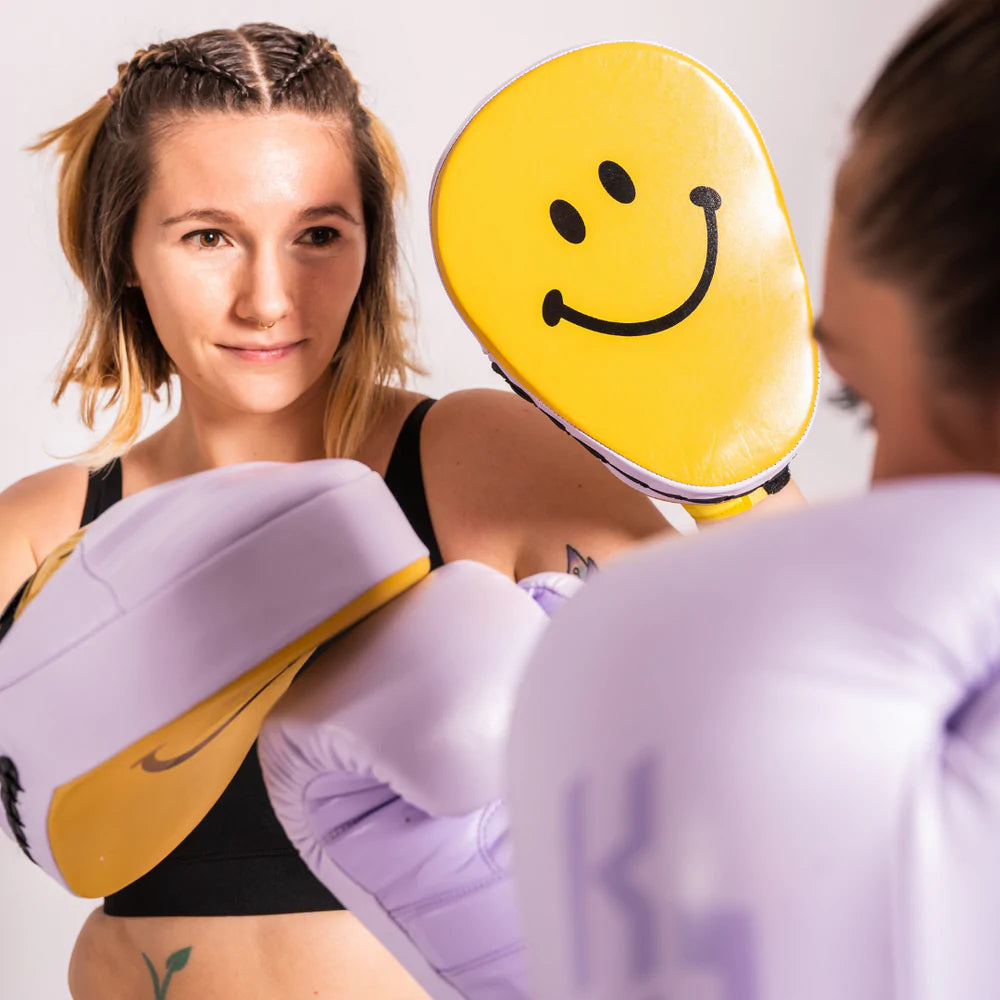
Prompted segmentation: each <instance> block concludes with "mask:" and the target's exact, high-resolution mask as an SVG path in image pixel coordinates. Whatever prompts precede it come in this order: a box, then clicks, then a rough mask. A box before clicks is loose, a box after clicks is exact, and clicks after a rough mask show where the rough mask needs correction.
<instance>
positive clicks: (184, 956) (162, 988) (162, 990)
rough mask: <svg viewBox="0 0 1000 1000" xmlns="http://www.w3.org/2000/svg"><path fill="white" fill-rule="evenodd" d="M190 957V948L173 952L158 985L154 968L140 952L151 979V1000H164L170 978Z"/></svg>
mask: <svg viewBox="0 0 1000 1000" xmlns="http://www.w3.org/2000/svg"><path fill="white" fill-rule="evenodd" d="M190 955H191V948H190V946H189V947H187V948H181V949H180V951H175V952H174V953H173V954H172V955H171V956H170V957H169V958H168V959H167V974H166V975H165V976H164V977H163V983H162V984H161V983H160V977H159V976H158V975H157V974H156V966H155V965H153V963H152V962H151V961H150V959H149V956H148V955H147V954H146V953H145V952H142V957H143V959H144V960H145V962H146V968H147V969H149V974H150V976H152V978H153V1000H166V998H167V988H168V987H169V986H170V978H171V976H173V974H174V973H175V972H180V971H181V969H183V968H184V966H185V965H187V962H188V958H189V956H190Z"/></svg>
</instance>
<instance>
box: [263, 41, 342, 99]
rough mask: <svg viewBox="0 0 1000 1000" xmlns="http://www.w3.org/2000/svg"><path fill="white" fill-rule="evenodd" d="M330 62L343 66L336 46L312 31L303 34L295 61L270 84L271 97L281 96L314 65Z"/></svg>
mask: <svg viewBox="0 0 1000 1000" xmlns="http://www.w3.org/2000/svg"><path fill="white" fill-rule="evenodd" d="M330 62H333V63H339V64H340V65H341V66H343V61H342V60H341V58H340V53H339V52H338V51H337V46H336V45H334V44H333V42H330V41H327V39H325V38H319V37H318V36H316V35H314V34H313V33H312V32H310V33H308V34H306V35H303V36H302V47H301V49H300V53H299V58H298V60H297V62H296V63H295V64H294V65H292V66H291V68H290V69H289V70H288V71H287V72H286V73H285V75H284V76H282V77H281V79H279V80H276V81H275V82H274V83H272V84H271V96H272V97H273V98H277V97H281V95H282V94H284V92H285V91H286V90H288V88H289V87H291V85H292V84H293V83H295V81H296V80H298V79H299V78H300V77H301V76H304V75H305V74H306V73H308V72H309V71H310V70H311V69H313V68H314V67H316V66H320V65H322V64H324V63H330ZM345 72H346V67H345Z"/></svg>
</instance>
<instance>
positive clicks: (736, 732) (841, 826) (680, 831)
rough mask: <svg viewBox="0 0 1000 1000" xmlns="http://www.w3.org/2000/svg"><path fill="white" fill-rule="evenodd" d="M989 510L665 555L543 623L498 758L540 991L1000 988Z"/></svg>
mask: <svg viewBox="0 0 1000 1000" xmlns="http://www.w3.org/2000/svg"><path fill="white" fill-rule="evenodd" d="M998 505H1000V481H998V480H997V479H996V478H992V477H990V478H987V477H964V478H955V479H945V478H939V479H936V480H924V481H911V482H909V483H905V484H904V483H900V484H896V485H886V486H881V487H879V488H878V489H877V490H876V491H875V492H874V493H873V494H871V495H870V496H868V497H865V498H861V499H858V500H855V501H852V502H849V503H845V504H842V505H838V506H836V507H830V508H827V509H816V510H811V511H805V512H803V513H799V514H795V515H793V516H788V517H784V518H781V519H775V520H773V521H765V522H760V523H756V524H746V525H742V526H739V527H737V528H735V529H734V530H732V531H730V532H726V533H723V534H719V535H714V536H703V537H701V538H697V539H690V540H683V541H677V540H672V541H670V542H663V543H656V544H653V545H650V546H648V547H646V548H645V549H643V550H642V551H639V552H637V553H635V554H633V555H630V556H628V557H626V558H625V559H623V560H621V561H619V562H618V563H616V564H615V565H613V566H610V567H608V568H607V569H606V570H605V571H604V572H603V573H602V574H601V576H600V577H598V578H597V579H596V580H595V581H593V582H591V583H589V584H588V586H587V588H585V590H584V592H583V593H582V594H581V595H580V596H579V597H578V598H576V599H574V600H573V601H572V602H570V604H569V606H568V607H567V608H566V609H565V611H564V612H563V613H562V614H560V615H559V616H558V617H557V618H556V619H554V620H553V622H552V625H551V626H550V628H549V629H548V630H547V632H546V634H545V635H544V636H543V638H542V640H541V642H540V644H539V646H538V647H537V650H536V653H535V654H534V656H533V658H532V661H531V663H530V664H529V666H528V668H527V672H526V675H525V678H524V681H523V683H522V687H521V691H520V695H519V699H518V704H517V708H516V711H515V715H514V719H513V723H512V727H513V728H512V733H511V740H510V755H509V769H510V781H509V808H510V813H511V820H512V831H513V839H514V850H515V856H516V858H517V866H516V869H515V877H516V882H517V889H518V898H519V902H520V903H521V904H522V911H523V917H524V921H525V932H526V937H527V941H528V944H529V959H530V968H531V970H532V972H533V974H534V982H536V983H537V987H538V994H537V995H538V997H539V998H540V1000H584V998H586V1000H597V998H600V1000H652V998H660V997H683V998H685V1000H689V998H690V1000H693V998H695V997H697V998H708V997H711V998H713V1000H801V998H805V997H808V998H809V1000H843V998H845V997H850V998H851V1000H932V998H933V1000H951V998H956V997H961V998H962V1000H987V998H992V997H995V996H996V995H997V990H998V984H1000V949H998V948H997V947H996V943H995V941H994V940H993V933H994V928H995V927H996V926H997V924H998V923H1000V855H998V852H997V838H998V831H1000V685H998V670H997V664H998V663H1000V526H998V523H997V519H996V510H997V509H998ZM706 595H710V596H711V600H707V599H706Z"/></svg>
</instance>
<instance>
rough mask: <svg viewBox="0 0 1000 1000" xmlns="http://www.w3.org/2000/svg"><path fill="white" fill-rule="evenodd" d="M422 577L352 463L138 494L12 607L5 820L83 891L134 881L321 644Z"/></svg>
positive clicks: (380, 485) (202, 809)
mask: <svg viewBox="0 0 1000 1000" xmlns="http://www.w3.org/2000/svg"><path fill="white" fill-rule="evenodd" d="M373 525H374V526H375V527H373ZM428 569H429V562H428V559H427V550H426V549H425V548H424V546H423V545H422V544H421V542H420V540H419V539H418V538H417V536H416V535H415V534H414V532H413V529H412V528H411V527H410V525H409V522H408V521H407V520H406V517H405V515H404V514H403V512H402V511H401V510H400V509H399V506H398V504H397V503H396V501H395V499H394V498H393V496H392V494H391V493H390V492H389V490H388V489H387V488H386V486H385V483H384V481H383V480H382V478H381V477H380V476H378V475H376V474H375V473H374V472H372V471H371V470H370V469H367V468H366V467H365V466H363V465H361V464H360V463H358V462H350V461H345V460H328V461H318V462H301V463H292V464H290V463H252V464H246V465H237V466H229V467H226V468H222V469H214V470H212V471H210V472H204V473H201V474H199V475H196V476H190V477H187V478H185V479H179V480H175V481H173V482H169V483H164V484H163V485H161V486H157V487H154V488H152V489H149V490H144V491H143V492H141V493H139V494H137V495H135V496H132V497H127V498H126V499H124V500H123V501H122V502H121V503H119V504H116V505H115V506H114V507H113V508H112V509H111V510H109V511H108V512H107V513H106V514H104V515H102V516H101V517H100V518H99V519H98V520H97V521H96V522H95V523H94V524H93V525H91V526H90V527H88V528H87V530H86V531H85V532H83V533H78V534H77V535H76V536H74V537H73V538H72V539H70V540H69V541H68V542H67V543H66V544H65V545H63V546H60V548H59V549H58V550H56V552H54V553H53V554H52V555H51V556H50V557H49V558H47V559H46V560H45V561H44V562H43V564H42V566H41V567H40V568H39V571H38V572H37V573H36V574H35V575H34V577H33V578H32V579H31V580H30V581H29V582H28V584H26V585H25V587H24V588H22V591H21V592H20V593H19V594H18V595H17V596H16V597H15V599H14V600H13V601H12V602H11V604H10V606H9V607H8V609H7V611H5V612H4V614H3V616H2V617H0V805H2V808H0V829H3V830H5V832H7V833H9V834H10V835H11V836H12V837H13V838H14V839H15V840H16V841H17V843H18V844H19V845H20V847H21V848H22V850H23V851H24V853H25V854H27V855H28V857H30V858H31V859H32V860H34V861H35V862H37V863H38V864H39V865H40V866H41V867H42V868H43V869H44V870H45V871H46V872H47V873H48V874H50V875H51V876H53V877H54V878H55V879H56V880H58V881H59V882H61V883H62V884H63V885H65V886H66V887H67V888H68V889H70V890H71V891H72V892H75V893H77V894H78V895H82V896H101V895H107V894H109V893H112V892H115V891H117V890H118V889H120V888H122V886H124V885H127V884H128V883H130V882H132V881H134V880H135V879H136V878H138V877H139V876H141V875H142V874H144V873H145V872H146V871H148V870H149V869H150V868H152V867H153V866H154V865H155V864H156V863H157V862H159V861H160V860H161V859H162V858H163V857H165V856H166V855H167V854H169V853H170V851H171V850H172V849H173V848H174V847H176V846H177V844H179V843H180V842H181V841H182V840H183V839H184V837H185V836H186V835H187V834H188V833H189V832H190V831H191V830H192V829H193V828H194V827H195V826H196V825H197V823H198V822H199V821H200V820H201V818H202V817H203V816H204V815H205V813H207V812H208V810H209V809H210V808H211V806H212V804H213V803H214V802H215V800H216V799H217V797H218V795H219V794H220V793H221V792H222V790H223V789H224V788H225V787H226V785H227V784H228V783H229V781H230V779H231V778H232V776H233V774H234V773H235V772H236V770H237V768H238V767H239V765H240V762H241V761H242V760H243V758H244V757H245V756H246V753H247V751H248V750H249V748H250V746H251V745H252V743H253V741H254V739H255V738H256V735H257V730H258V727H259V725H260V722H261V720H262V719H263V717H264V715H265V713H266V711H267V709H268V708H269V707H270V706H271V705H272V704H273V703H274V701H275V700H276V699H277V698H278V697H279V695H280V694H281V693H282V692H283V691H284V689H285V688H286V687H287V686H288V684H289V683H290V682H291V679H292V678H293V677H294V676H295V673H296V672H297V670H298V669H299V668H300V667H301V666H302V664H303V663H304V662H305V660H306V659H307V658H308V656H309V654H310V653H311V652H312V651H313V650H314V649H315V648H316V647H317V645H318V644H319V643H320V642H322V641H324V640H326V639H328V638H330V637H331V636H333V635H335V634H337V632H339V631H342V630H343V629H345V628H347V627H348V626H350V625H352V624H353V623H354V622H356V621H358V620H359V619H360V618H361V617H363V616H364V615H365V614H367V613H368V612H370V611H371V610H372V609H373V608H376V607H378V606H379V605H381V604H383V603H385V602H386V601H387V600H389V599H390V598H392V597H394V596H396V594H398V593H400V591H401V590H403V589H405V588H406V587H408V586H410V585H411V584H413V583H415V582H416V581H417V580H418V579H420V578H421V577H423V576H424V575H426V573H427V571H428Z"/></svg>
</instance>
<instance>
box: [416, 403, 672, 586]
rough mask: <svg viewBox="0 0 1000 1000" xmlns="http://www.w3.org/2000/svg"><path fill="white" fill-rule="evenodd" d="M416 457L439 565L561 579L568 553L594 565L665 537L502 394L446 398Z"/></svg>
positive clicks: (573, 447) (650, 508)
mask: <svg viewBox="0 0 1000 1000" xmlns="http://www.w3.org/2000/svg"><path fill="white" fill-rule="evenodd" d="M421 455H422V463H423V467H424V479H425V489H426V491H427V496H428V504H429V506H430V508H431V515H432V518H433V520H434V525H435V530H436V531H437V533H438V540H439V542H440V544H441V550H442V553H443V554H444V556H445V559H451V558H476V559H480V560H481V561H484V562H488V563H490V564H491V565H494V566H497V568H499V569H502V570H504V571H505V572H509V573H511V575H514V576H516V577H518V578H520V577H521V576H525V575H528V574H530V573H534V572H539V571H542V570H545V569H557V570H563V571H565V570H566V569H567V568H568V567H567V559H568V556H567V552H568V550H569V549H570V548H572V549H573V550H575V551H577V552H579V553H580V554H581V555H582V556H583V557H584V559H593V560H595V561H598V562H599V561H600V560H602V559H604V558H606V557H609V556H611V555H613V554H614V552H616V551H617V550H619V549H621V548H624V547H627V546H628V545H629V544H631V543H633V542H635V541H638V540H640V539H642V538H645V537H648V536H650V535H653V534H657V533H660V532H663V531H667V530H670V529H669V526H668V525H667V523H666V521H665V520H664V518H663V516H662V515H661V514H660V512H659V511H658V510H657V509H656V507H655V506H654V505H653V503H652V502H651V501H650V500H649V499H648V498H647V497H645V496H643V495H642V494H640V493H637V492H636V491H634V490H632V489H630V488H629V487H628V486H626V485H625V484H624V483H622V482H621V481H620V480H619V479H618V478H617V477H615V476H614V475H613V474H612V473H611V472H610V471H609V470H608V469H607V468H605V467H604V465H603V464H602V463H601V462H600V461H599V460H598V459H596V458H595V457H594V456H593V455H591V454H590V453H589V452H587V450H586V449H585V448H583V447H582V446H581V445H580V444H579V443H578V442H576V441H574V440H573V439H572V438H571V437H570V436H569V435H568V434H566V433H565V432H564V431H562V430H561V429H560V428H558V427H556V426H555V425H554V424H553V423H552V421H550V420H549V419H548V417H546V416H545V414H543V413H542V412H541V411H540V410H538V409H537V408H536V407H534V406H532V405H531V404H530V403H528V402H526V401H525V400H522V399H520V398H519V397H518V396H516V395H514V394H513V393H510V392H507V391H503V390H494V389H471V390H466V391H462V392H456V393H453V394H451V395H448V396H445V397H443V398H442V399H441V400H439V401H438V403H437V404H436V405H435V406H434V408H433V409H432V410H431V411H430V413H429V414H428V416H427V420H426V424H425V433H424V437H423V440H422V442H421Z"/></svg>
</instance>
